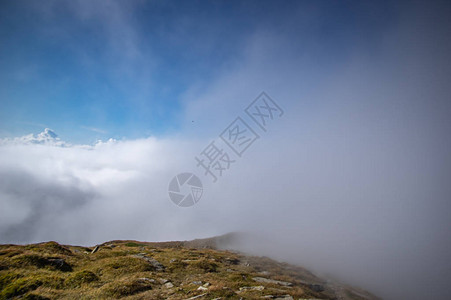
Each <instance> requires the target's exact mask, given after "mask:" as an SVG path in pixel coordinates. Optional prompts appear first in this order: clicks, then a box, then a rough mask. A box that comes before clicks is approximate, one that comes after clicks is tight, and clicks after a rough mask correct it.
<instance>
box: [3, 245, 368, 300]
mask: <svg viewBox="0 0 451 300" xmlns="http://www.w3.org/2000/svg"><path fill="white" fill-rule="evenodd" d="M91 251H92V249H90V248H86V247H77V246H62V245H59V244H57V243H55V242H48V243H41V244H33V245H27V246H16V245H0V299H19V298H20V299H187V298H190V297H193V296H196V295H200V294H206V295H205V296H204V297H202V298H201V299H213V298H219V297H221V298H222V299H240V298H243V299H258V298H261V297H263V296H265V295H274V296H278V295H291V296H293V297H294V298H296V299H299V298H318V299H332V297H333V295H331V294H330V291H329V293H328V292H327V291H325V292H323V293H318V292H315V291H313V290H311V289H309V287H308V285H306V284H305V281H306V280H310V281H311V282H314V281H315V280H316V281H318V280H319V279H318V278H316V277H314V276H313V275H312V274H311V273H308V272H307V271H305V270H303V269H301V268H299V269H298V270H297V271H296V268H294V267H290V266H288V265H286V264H281V263H278V262H275V261H273V260H270V259H268V258H258V257H248V256H244V255H242V254H238V253H234V252H229V251H219V250H214V249H209V248H206V249H193V248H186V247H185V246H184V244H183V242H168V243H141V242H136V241H113V242H109V243H105V244H103V245H101V246H100V247H99V249H98V251H97V252H95V253H93V254H92V253H91ZM142 256H146V257H149V258H152V259H155V260H157V261H158V262H159V263H161V264H162V265H164V267H165V268H164V270H156V268H155V267H154V266H152V264H150V263H149V262H148V261H146V260H145V259H143V258H140V257H142ZM62 261H63V262H64V264H65V266H62V265H61V264H62ZM55 262H56V263H55ZM66 265H67V266H66ZM262 271H265V272H266V273H265V275H266V276H264V277H266V278H271V279H276V280H283V281H289V282H291V283H293V286H291V287H285V286H279V285H277V284H274V283H267V284H266V283H257V282H255V281H254V280H253V279H252V278H253V277H256V276H263V275H261V272H262ZM301 280H302V281H301ZM205 283H208V284H207V285H206V287H205V288H204V289H203V290H199V287H200V286H201V285H204V284H205ZM261 285H263V286H264V289H263V290H252V289H243V290H242V291H240V288H243V287H253V286H261ZM201 289H202V288H201ZM362 299H363V298H362Z"/></svg>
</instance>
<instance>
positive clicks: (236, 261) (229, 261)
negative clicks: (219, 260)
mask: <svg viewBox="0 0 451 300" xmlns="http://www.w3.org/2000/svg"><path fill="white" fill-rule="evenodd" d="M225 262H226V263H227V264H229V265H238V264H239V263H240V260H239V259H237V258H226V259H225Z"/></svg>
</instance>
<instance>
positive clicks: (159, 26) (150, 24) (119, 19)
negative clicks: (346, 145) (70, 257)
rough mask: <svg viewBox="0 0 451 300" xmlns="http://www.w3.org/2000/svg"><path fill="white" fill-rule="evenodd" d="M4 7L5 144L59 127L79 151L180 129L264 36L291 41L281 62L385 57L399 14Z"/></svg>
mask: <svg viewBox="0 0 451 300" xmlns="http://www.w3.org/2000/svg"><path fill="white" fill-rule="evenodd" d="M0 5H1V9H0V63H1V65H2V68H1V70H0V135H1V136H2V137H7V136H17V135H23V134H26V133H30V132H33V133H37V132H40V131H42V129H43V128H45V127H50V128H52V129H54V130H55V131H56V132H57V133H59V135H60V136H63V137H64V138H65V139H66V140H69V141H72V142H92V141H94V140H95V139H99V138H100V139H106V138H109V137H113V138H119V139H121V138H138V137H147V136H151V135H152V136H164V135H171V134H174V133H177V132H180V130H181V129H182V128H183V126H184V122H189V121H187V120H186V119H185V118H184V117H183V116H184V113H185V112H184V110H185V107H186V104H187V103H186V101H189V100H187V97H186V94H187V93H189V92H190V91H192V90H195V92H194V94H193V93H191V94H190V96H191V98H195V97H196V93H199V94H201V93H202V91H203V90H205V89H208V88H209V86H210V85H212V84H214V82H215V81H216V80H217V78H218V77H221V76H222V74H224V73H227V72H229V71H230V70H233V69H236V68H239V67H240V66H242V65H245V64H246V63H247V62H246V60H247V59H248V58H247V57H246V51H247V50H246V49H248V47H249V43H250V41H251V40H252V38H253V37H255V36H256V35H268V36H269V37H276V39H275V40H274V43H280V44H281V45H275V46H274V45H273V46H271V47H276V48H277V50H276V53H277V57H275V58H274V57H271V58H270V57H268V59H271V60H272V63H275V64H277V60H279V59H281V60H282V59H283V57H284V56H287V55H288V56H290V59H291V60H292V61H293V63H296V62H295V61H296V60H298V59H299V61H300V59H301V58H303V59H304V60H305V58H306V57H307V58H308V59H307V60H306V64H307V62H308V64H310V68H318V69H320V68H321V69H324V68H326V69H327V67H328V66H333V65H334V64H337V63H340V62H343V61H346V59H347V57H349V56H351V55H352V54H353V51H355V49H356V47H358V48H360V47H363V48H365V51H368V52H371V51H375V50H374V49H375V48H376V49H377V45H378V42H379V40H380V38H381V36H383V34H384V33H385V30H386V28H387V27H389V26H391V25H393V24H394V23H395V22H396V16H397V14H398V9H397V7H396V5H393V4H390V3H385V2H383V3H378V4H377V5H376V4H371V3H362V2H360V1H354V2H350V1H345V2H342V3H337V2H336V1H325V2H321V3H319V2H315V3H312V2H310V1H304V2H301V1H284V3H283V5H281V4H280V3H279V2H275V1H242V2H240V1H211V2H209V1H192V2H184V1H180V2H177V1H175V2H171V1H169V2H168V1H127V2H126V1H122V2H121V1H101V2H93V3H90V1H39V2H30V1H2V3H1V4H0ZM264 55H266V54H264ZM300 75H302V74H300ZM252 92H253V93H254V94H257V93H259V92H260V91H257V90H256V91H252ZM206 113H208V112H206Z"/></svg>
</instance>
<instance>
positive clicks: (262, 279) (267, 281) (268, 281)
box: [252, 277, 293, 286]
mask: <svg viewBox="0 0 451 300" xmlns="http://www.w3.org/2000/svg"><path fill="white" fill-rule="evenodd" d="M252 279H253V280H254V281H257V282H261V283H272V284H278V285H282V286H292V285H293V284H292V283H291V282H287V281H280V280H274V279H268V278H263V277H254V278H252Z"/></svg>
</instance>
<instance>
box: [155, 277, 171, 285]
mask: <svg viewBox="0 0 451 300" xmlns="http://www.w3.org/2000/svg"><path fill="white" fill-rule="evenodd" d="M158 281H159V282H160V283H161V284H165V283H166V282H169V280H167V279H164V278H160V279H158Z"/></svg>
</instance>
